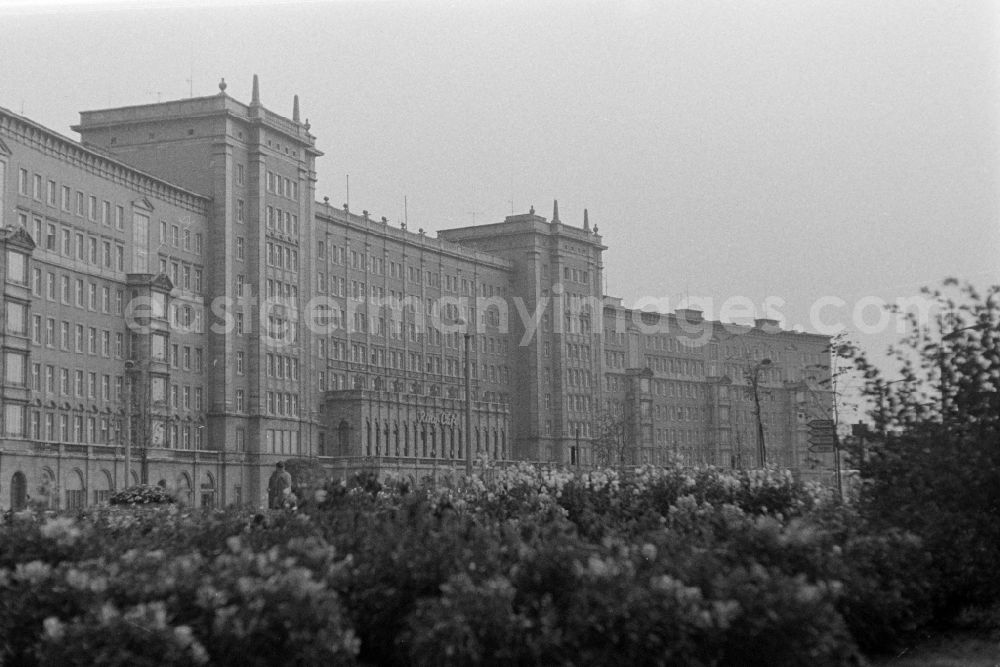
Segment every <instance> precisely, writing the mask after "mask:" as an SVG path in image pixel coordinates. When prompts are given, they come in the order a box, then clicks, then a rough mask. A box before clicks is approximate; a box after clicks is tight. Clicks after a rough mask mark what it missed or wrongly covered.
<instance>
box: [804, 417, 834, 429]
mask: <svg viewBox="0 0 1000 667" xmlns="http://www.w3.org/2000/svg"><path fill="white" fill-rule="evenodd" d="M808 426H809V430H811V431H826V430H831V429H833V420H832V419H813V420H812V421H811V422H809V424H808Z"/></svg>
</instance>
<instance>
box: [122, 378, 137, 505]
mask: <svg viewBox="0 0 1000 667" xmlns="http://www.w3.org/2000/svg"><path fill="white" fill-rule="evenodd" d="M134 369H135V362H134V361H132V360H128V361H126V362H125V483H124V484H123V485H122V489H127V488H128V487H129V485H130V484H131V481H132V385H133V383H134V382H135V377H134V376H133V375H132V371H133V370H134Z"/></svg>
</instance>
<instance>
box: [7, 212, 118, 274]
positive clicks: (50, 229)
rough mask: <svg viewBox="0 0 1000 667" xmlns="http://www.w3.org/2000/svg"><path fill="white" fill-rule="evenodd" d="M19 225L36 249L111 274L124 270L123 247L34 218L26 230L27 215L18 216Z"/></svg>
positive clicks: (114, 242) (20, 214)
mask: <svg viewBox="0 0 1000 667" xmlns="http://www.w3.org/2000/svg"><path fill="white" fill-rule="evenodd" d="M18 222H19V224H20V225H21V226H22V227H24V229H25V230H27V231H28V233H29V234H31V237H32V240H33V241H34V242H35V245H36V246H37V247H38V248H39V249H42V250H50V251H52V252H56V253H59V254H61V255H62V256H63V257H67V258H70V259H76V260H78V261H81V262H85V263H87V264H91V265H93V266H97V267H101V268H105V269H110V270H112V271H119V272H124V271H125V246H124V245H122V243H121V242H119V241H114V240H110V239H106V238H98V237H96V236H91V235H88V234H85V233H83V232H79V231H76V230H74V229H73V228H71V227H61V226H58V225H56V224H55V223H52V222H49V223H45V222H43V221H42V219H41V218H37V217H36V218H33V221H32V222H33V224H32V226H30V227H29V226H28V216H27V214H26V213H18Z"/></svg>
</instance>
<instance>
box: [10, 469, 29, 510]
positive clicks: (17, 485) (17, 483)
mask: <svg viewBox="0 0 1000 667" xmlns="http://www.w3.org/2000/svg"><path fill="white" fill-rule="evenodd" d="M27 506H28V480H27V479H26V478H25V477H24V473H23V472H21V471H20V470H18V471H17V472H15V473H14V474H13V475H12V476H11V478H10V508H11V509H12V510H14V511H15V512H19V511H21V510H23V509H25V508H26V507H27Z"/></svg>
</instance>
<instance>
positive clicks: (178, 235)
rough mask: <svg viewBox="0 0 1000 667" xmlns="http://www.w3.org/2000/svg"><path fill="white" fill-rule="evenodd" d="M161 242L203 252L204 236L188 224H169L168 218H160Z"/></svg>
mask: <svg viewBox="0 0 1000 667" xmlns="http://www.w3.org/2000/svg"><path fill="white" fill-rule="evenodd" d="M160 244H161V245H169V246H172V247H174V248H177V249H179V250H186V251H187V252H193V253H194V254H196V255H200V254H201V250H202V236H201V234H200V233H198V232H194V231H192V230H191V227H190V226H188V225H185V226H183V227H182V226H180V225H169V226H168V224H167V221H166V220H160Z"/></svg>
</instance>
